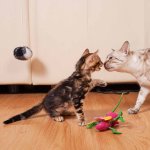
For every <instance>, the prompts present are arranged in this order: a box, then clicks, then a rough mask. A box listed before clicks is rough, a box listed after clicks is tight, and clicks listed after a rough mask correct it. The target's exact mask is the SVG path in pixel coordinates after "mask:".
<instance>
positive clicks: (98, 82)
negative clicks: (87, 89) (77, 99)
mask: <svg viewBox="0 0 150 150" xmlns="http://www.w3.org/2000/svg"><path fill="white" fill-rule="evenodd" d="M93 83H94V84H95V86H100V87H106V86H107V82H105V81H103V80H99V79H94V80H93Z"/></svg>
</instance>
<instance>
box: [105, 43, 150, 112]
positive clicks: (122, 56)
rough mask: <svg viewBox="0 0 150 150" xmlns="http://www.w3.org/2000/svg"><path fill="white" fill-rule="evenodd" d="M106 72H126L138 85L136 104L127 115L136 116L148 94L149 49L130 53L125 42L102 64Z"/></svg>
mask: <svg viewBox="0 0 150 150" xmlns="http://www.w3.org/2000/svg"><path fill="white" fill-rule="evenodd" d="M104 67H105V69H106V70H108V71H117V72H126V73H130V74H131V75H133V76H134V77H135V78H136V79H137V82H138V83H139V85H140V92H139V94H138V97H137V100H136V104H135V106H134V107H133V108H130V109H128V113H129V114H136V113H138V112H139V110H140V107H141V106H142V104H143V103H144V101H145V100H146V98H147V96H148V94H149V93H150V48H147V49H142V50H137V51H130V47H129V42H128V41H125V42H124V44H123V45H122V47H121V48H120V50H117V51H116V50H113V52H111V53H110V54H109V55H108V56H107V58H106V61H105V63H104Z"/></svg>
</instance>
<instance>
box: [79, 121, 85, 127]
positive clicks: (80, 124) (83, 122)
mask: <svg viewBox="0 0 150 150" xmlns="http://www.w3.org/2000/svg"><path fill="white" fill-rule="evenodd" d="M78 125H79V126H85V125H86V123H85V121H80V122H78Z"/></svg>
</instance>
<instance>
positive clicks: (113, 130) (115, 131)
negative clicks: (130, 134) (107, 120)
mask: <svg viewBox="0 0 150 150" xmlns="http://www.w3.org/2000/svg"><path fill="white" fill-rule="evenodd" d="M109 129H110V130H111V131H112V133H113V134H122V133H121V132H118V131H117V130H116V129H115V128H112V127H109Z"/></svg>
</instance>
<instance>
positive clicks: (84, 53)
mask: <svg viewBox="0 0 150 150" xmlns="http://www.w3.org/2000/svg"><path fill="white" fill-rule="evenodd" d="M89 53H90V51H89V49H86V50H85V51H84V52H83V54H82V56H85V55H87V54H89Z"/></svg>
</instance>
